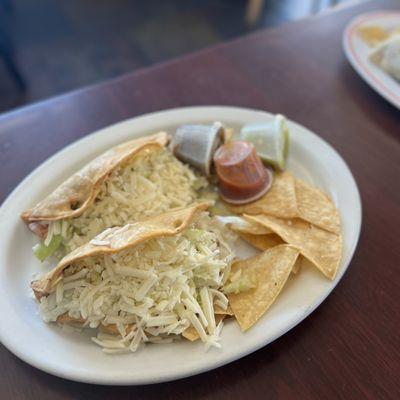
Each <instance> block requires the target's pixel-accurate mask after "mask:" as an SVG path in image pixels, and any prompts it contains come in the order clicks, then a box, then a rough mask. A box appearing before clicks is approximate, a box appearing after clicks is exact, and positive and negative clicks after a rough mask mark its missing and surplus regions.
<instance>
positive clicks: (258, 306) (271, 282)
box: [228, 244, 299, 331]
mask: <svg viewBox="0 0 400 400" xmlns="http://www.w3.org/2000/svg"><path fill="white" fill-rule="evenodd" d="M298 255H299V252H298V250H296V249H295V248H293V247H291V246H288V245H285V244H283V245H279V246H275V247H272V248H271V249H269V250H266V251H264V252H263V253H261V254H258V255H257V256H255V257H252V258H248V259H247V260H240V261H237V262H235V263H234V264H233V265H232V272H231V273H236V272H237V271H238V270H239V269H241V270H242V272H241V277H245V276H249V278H251V279H252V278H253V277H255V278H256V281H257V287H256V288H254V289H250V290H247V291H245V292H241V293H238V294H229V295H228V299H229V304H230V306H231V308H232V311H233V313H234V315H235V318H236V320H237V321H238V323H239V325H240V329H241V330H242V331H246V330H248V329H249V328H251V327H252V326H253V325H254V324H255V323H256V322H257V321H258V320H259V319H260V318H261V317H262V316H263V315H264V314H265V312H266V311H267V310H268V308H269V307H270V306H271V305H272V303H273V302H274V301H275V300H276V298H277V297H278V295H279V293H280V292H281V290H282V288H283V286H284V285H285V283H286V281H287V279H288V277H289V275H290V272H291V271H292V268H293V265H294V264H295V262H296V259H297V257H298Z"/></svg>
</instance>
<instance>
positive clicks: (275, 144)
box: [240, 114, 289, 170]
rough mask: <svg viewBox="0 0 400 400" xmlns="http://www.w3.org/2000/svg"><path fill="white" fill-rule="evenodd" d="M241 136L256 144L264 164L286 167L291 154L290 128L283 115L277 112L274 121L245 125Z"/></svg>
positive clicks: (281, 168)
mask: <svg viewBox="0 0 400 400" xmlns="http://www.w3.org/2000/svg"><path fill="white" fill-rule="evenodd" d="M240 138H241V139H243V140H246V141H248V142H250V143H252V144H253V145H254V147H255V148H256V151H257V154H258V155H259V156H260V158H261V160H262V161H263V162H264V164H268V165H272V166H273V167H275V168H277V169H279V170H283V169H285V164H286V159H287V157H288V154H289V129H288V127H287V125H286V118H285V117H284V116H283V115H281V114H277V115H276V116H275V118H274V119H273V120H272V121H267V122H257V123H252V124H246V125H244V126H243V127H242V129H241V131H240Z"/></svg>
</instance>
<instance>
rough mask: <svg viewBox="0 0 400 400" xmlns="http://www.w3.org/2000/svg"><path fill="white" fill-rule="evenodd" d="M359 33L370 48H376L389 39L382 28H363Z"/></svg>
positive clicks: (359, 29)
mask: <svg viewBox="0 0 400 400" xmlns="http://www.w3.org/2000/svg"><path fill="white" fill-rule="evenodd" d="M358 33H359V35H360V36H361V38H362V39H363V40H364V42H366V43H367V44H368V45H369V46H376V45H377V44H379V43H381V42H383V41H384V40H386V39H387V38H388V37H389V35H388V33H387V32H386V31H385V30H384V29H383V28H381V27H380V26H362V27H360V28H358Z"/></svg>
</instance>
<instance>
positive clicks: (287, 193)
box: [226, 171, 298, 218]
mask: <svg viewBox="0 0 400 400" xmlns="http://www.w3.org/2000/svg"><path fill="white" fill-rule="evenodd" d="M226 206H227V207H228V208H229V209H230V210H231V211H232V212H234V213H236V214H251V215H257V214H268V215H274V216H275V217H280V218H294V217H297V215H298V210H297V201H296V191H295V180H294V177H293V175H292V174H291V173H290V172H288V171H286V172H281V173H278V174H275V178H274V182H273V183H272V187H271V189H270V190H269V191H268V192H267V194H265V195H264V196H263V197H261V199H259V200H256V201H254V202H252V203H248V204H243V205H240V206H235V205H232V204H228V203H226Z"/></svg>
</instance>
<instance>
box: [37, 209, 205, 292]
mask: <svg viewBox="0 0 400 400" xmlns="http://www.w3.org/2000/svg"><path fill="white" fill-rule="evenodd" d="M208 207H209V203H198V204H194V205H192V206H189V207H185V208H180V209H176V210H172V211H169V212H167V213H164V214H160V215H157V216H155V217H151V218H147V219H145V220H142V221H138V222H135V223H133V224H128V225H125V226H124V227H115V228H109V229H106V230H105V231H104V232H102V233H101V234H99V235H97V236H96V237H95V238H94V239H92V240H91V241H90V242H89V243H86V244H84V245H83V246H81V247H78V248H77V249H75V250H74V251H72V252H71V253H69V254H68V255H66V256H65V257H64V258H63V259H61V261H60V262H59V263H58V265H57V266H56V267H55V268H54V269H52V270H51V271H50V272H48V273H47V274H45V275H44V276H43V277H42V278H40V279H39V280H36V281H33V282H32V283H31V287H32V289H33V291H34V293H35V296H36V298H38V299H40V298H41V297H42V296H47V295H48V294H49V293H50V292H51V291H52V289H54V288H55V286H56V285H57V283H58V282H60V280H61V279H62V277H63V271H64V269H65V268H67V267H68V266H69V265H71V264H73V263H74V262H76V261H79V260H82V259H84V258H88V257H94V256H99V255H106V254H113V253H118V252H120V251H122V250H126V249H129V248H132V247H135V246H137V245H139V244H140V243H143V242H146V241H148V240H150V239H153V238H157V237H162V236H174V235H176V234H178V233H180V232H181V231H182V230H183V229H185V228H186V227H187V226H188V225H189V224H190V223H191V222H192V221H193V220H194V218H195V216H196V215H197V213H199V212H201V211H203V210H206V209H207V208H208ZM96 243H97V244H96Z"/></svg>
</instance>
